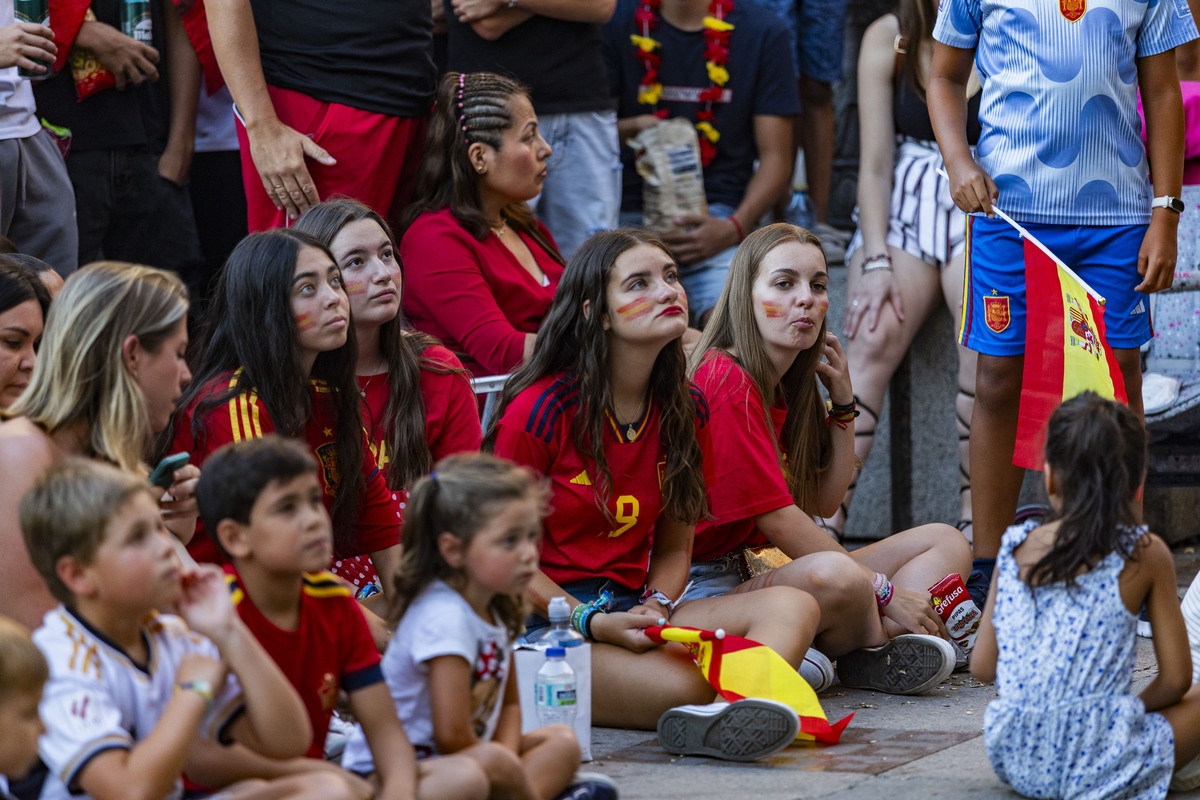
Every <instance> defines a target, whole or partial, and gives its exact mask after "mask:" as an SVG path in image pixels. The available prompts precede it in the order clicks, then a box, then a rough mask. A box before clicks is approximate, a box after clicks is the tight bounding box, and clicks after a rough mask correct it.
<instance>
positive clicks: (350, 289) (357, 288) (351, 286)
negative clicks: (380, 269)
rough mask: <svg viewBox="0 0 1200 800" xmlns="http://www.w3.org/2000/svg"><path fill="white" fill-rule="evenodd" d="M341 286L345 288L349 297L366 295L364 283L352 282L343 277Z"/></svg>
mask: <svg viewBox="0 0 1200 800" xmlns="http://www.w3.org/2000/svg"><path fill="white" fill-rule="evenodd" d="M342 285H343V286H345V287H346V294H348V295H350V296H351V297H353V296H354V295H358V294H366V293H367V282H366V281H352V280H348V279H346V278H345V277H343V278H342Z"/></svg>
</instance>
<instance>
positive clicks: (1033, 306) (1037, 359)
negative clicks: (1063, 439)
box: [1013, 241, 1128, 469]
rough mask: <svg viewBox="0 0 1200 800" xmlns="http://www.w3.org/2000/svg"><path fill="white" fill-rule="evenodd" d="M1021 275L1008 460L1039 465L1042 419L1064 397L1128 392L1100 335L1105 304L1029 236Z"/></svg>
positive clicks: (1120, 396)
mask: <svg viewBox="0 0 1200 800" xmlns="http://www.w3.org/2000/svg"><path fill="white" fill-rule="evenodd" d="M1025 276H1026V278H1025V279H1026V286H1027V292H1026V294H1027V296H1028V306H1029V307H1028V314H1027V317H1026V322H1025V370H1024V374H1023V375H1022V378H1021V405H1020V410H1019V411H1018V412H1017V442H1016V448H1015V449H1014V451H1013V464H1015V465H1017V466H1021V467H1026V468H1027V469H1041V468H1042V460H1043V453H1042V450H1043V447H1044V446H1045V442H1046V423H1047V422H1049V421H1050V415H1051V414H1052V413H1053V412H1054V409H1056V408H1058V406H1059V405H1061V404H1062V402H1063V401H1064V400H1068V399H1070V398H1072V397H1074V396H1075V395H1077V394H1080V393H1081V392H1086V391H1089V390H1090V391H1093V392H1096V393H1097V394H1098V395H1100V396H1101V397H1105V398H1107V399H1109V400H1116V401H1118V402H1121V403H1127V402H1128V398H1127V396H1126V394H1125V380H1124V378H1123V377H1122V375H1121V369H1120V367H1119V366H1118V364H1117V358H1116V355H1115V354H1114V353H1113V351H1112V348H1111V347H1109V346H1108V341H1107V340H1106V339H1105V335H1104V306H1103V305H1101V304H1100V302H1099V301H1098V300H1096V298H1095V297H1093V296H1092V295H1091V294H1089V293H1088V291H1087V289H1086V288H1084V286H1083V284H1081V283H1080V282H1079V281H1078V280H1077V279H1076V278H1075V277H1074V276H1073V275H1071V274H1070V273H1069V272H1067V271H1066V270H1063V269H1061V268H1059V266H1058V265H1057V264H1055V263H1054V262H1053V261H1052V260H1051V259H1050V257H1049V256H1047V255H1046V254H1045V253H1043V252H1042V251H1041V250H1039V249H1038V248H1037V247H1036V246H1035V245H1033V244H1032V243H1030V242H1029V241H1026V242H1025Z"/></svg>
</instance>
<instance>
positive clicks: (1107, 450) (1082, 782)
mask: <svg viewBox="0 0 1200 800" xmlns="http://www.w3.org/2000/svg"><path fill="white" fill-rule="evenodd" d="M1145 472H1146V433H1145V428H1144V427H1143V426H1142V423H1141V420H1140V419H1138V417H1137V415H1136V414H1135V413H1134V412H1133V411H1131V410H1130V409H1129V408H1127V407H1126V406H1123V405H1120V404H1118V403H1114V402H1112V401H1109V400H1104V399H1102V398H1101V397H1100V396H1099V395H1097V394H1095V393H1093V392H1085V393H1083V394H1082V395H1079V396H1077V397H1074V398H1072V399H1070V400H1068V401H1067V402H1065V403H1063V404H1062V406H1061V407H1060V408H1059V409H1058V410H1057V411H1055V412H1054V414H1053V415H1052V416H1051V418H1050V423H1049V428H1048V430H1047V434H1046V492H1047V494H1048V495H1049V496H1050V502H1051V504H1052V505H1053V507H1054V514H1053V516H1052V518H1051V521H1048V522H1046V523H1045V524H1042V525H1038V524H1037V523H1036V522H1033V521H1030V522H1027V523H1025V524H1024V525H1020V526H1013V527H1010V528H1009V529H1008V530H1007V531H1005V533H1004V537H1003V540H1002V542H1001V546H1000V554H999V556H998V557H997V559H996V573H995V577H994V578H993V581H992V589H991V591H989V593H988V600H987V604H986V605H985V607H984V611H983V620H982V622H981V624H980V626H979V635H978V638H977V639H976V640H975V650H974V652H973V653H972V655H971V674H972V675H974V676H975V677H976V678H978V679H979V680H981V681H991V680H993V679H994V680H995V681H996V689H997V691H998V692H999V694H1000V697H999V699H997V700H993V701H992V702H991V703H990V704H989V705H988V708H987V713H986V715H985V716H984V726H983V730H984V740H985V742H986V744H987V750H988V758H990V759H991V762H992V767H993V768H994V769H995V770H996V774H997V775H998V776H999V777H1000V778H1001V780H1003V781H1005V782H1006V783H1008V784H1009V785H1011V786H1012V787H1013V788H1014V789H1016V790H1017V791H1018V792H1020V793H1021V794H1023V795H1027V796H1030V797H1068V798H1075V797H1090V798H1102V797H1162V796H1163V795H1165V794H1166V792H1167V786H1168V784H1169V783H1171V773H1172V772H1173V771H1174V770H1175V769H1176V768H1178V767H1180V766H1181V765H1187V766H1184V767H1183V769H1182V770H1181V771H1180V775H1179V776H1178V778H1177V779H1176V784H1175V786H1178V785H1179V782H1180V781H1182V780H1184V779H1185V778H1186V776H1187V775H1188V774H1191V775H1192V779H1191V783H1190V784H1189V786H1190V787H1194V786H1196V785H1200V779H1197V778H1196V776H1197V775H1200V764H1195V763H1192V764H1190V763H1189V762H1191V761H1192V760H1193V759H1195V758H1196V756H1197V754H1200V687H1196V686H1192V668H1191V659H1190V657H1189V654H1188V647H1187V637H1186V634H1185V631H1184V623H1183V615H1182V614H1181V613H1180V611H1179V600H1178V597H1177V595H1176V586H1175V569H1174V564H1173V562H1172V560H1171V552H1170V550H1168V549H1167V546H1166V544H1164V543H1163V541H1162V539H1160V538H1158V537H1157V536H1155V535H1154V534H1152V533H1149V532H1147V531H1146V528H1145V527H1144V526H1139V525H1138V524H1137V521H1138V512H1137V509H1136V506H1135V502H1136V498H1137V494H1138V487H1139V486H1140V485H1141V482H1142V480H1143V478H1144V476H1145ZM1143 603H1144V604H1145V605H1146V607H1147V608H1148V609H1149V611H1150V625H1151V627H1152V628H1153V629H1154V654H1155V656H1156V657H1157V659H1158V668H1159V672H1158V675H1157V676H1156V677H1155V678H1154V680H1152V681H1151V682H1150V684H1149V685H1148V686H1147V687H1146V688H1145V689H1143V690H1142V692H1141V693H1140V694H1139V695H1137V696H1134V695H1133V694H1131V693H1130V691H1129V690H1130V684H1131V682H1132V680H1133V665H1134V658H1135V655H1136V647H1135V644H1136V638H1135V633H1134V629H1135V626H1136V624H1137V613H1138V610H1139V609H1140V608H1141V607H1142V604H1143ZM1189 686H1191V687H1192V688H1191V690H1190V691H1189V690H1188V687H1189ZM1154 712H1157V713H1154Z"/></svg>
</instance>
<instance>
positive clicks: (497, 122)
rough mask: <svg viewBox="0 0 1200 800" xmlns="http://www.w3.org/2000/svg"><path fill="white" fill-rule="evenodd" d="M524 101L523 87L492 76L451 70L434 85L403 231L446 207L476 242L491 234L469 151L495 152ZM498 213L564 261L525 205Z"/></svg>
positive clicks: (512, 204)
mask: <svg viewBox="0 0 1200 800" xmlns="http://www.w3.org/2000/svg"><path fill="white" fill-rule="evenodd" d="M515 97H524V98H526V99H528V98H529V89H528V88H527V87H526V86H524V85H523V84H521V83H519V82H517V81H515V80H513V79H512V78H506V77H504V76H503V75H496V74H494V73H491V72H467V73H461V72H450V73H447V74H446V75H445V77H443V78H442V82H441V83H440V84H439V86H438V95H437V104H436V105H435V106H434V110H433V114H432V116H431V118H430V122H429V130H428V132H427V134H426V139H425V156H424V158H422V159H421V166H420V168H419V170H418V172H417V183H416V189H415V191H414V193H413V202H412V205H410V206H409V207H408V208H407V209H406V210H405V212H404V216H403V218H402V219H401V225H400V227H401V238H403V231H405V230H407V229H408V227H409V226H410V225H412V223H413V220H415V219H416V218H417V217H419V216H420V215H421V214H423V213H425V212H427V211H440V210H442V209H444V208H449V209H450V210H451V212H452V213H453V214H454V216H455V218H456V219H457V220H458V221H459V223H460V224H461V225H462V226H463V228H465V229H466V230H467V231H469V232H470V233H471V235H472V236H474V237H475V239H476V240H477V241H483V238H484V237H485V236H487V235H488V234H489V232H490V227H489V225H488V219H487V216H486V215H485V214H484V213H483V202H482V199H481V196H480V193H479V181H480V176H479V174H478V173H477V172H476V170H475V168H474V167H473V166H472V164H471V159H470V154H469V151H470V148H471V147H472V146H473V145H475V144H481V145H485V146H487V147H490V148H492V149H493V150H496V151H499V150H500V149H501V147H502V145H503V143H504V133H505V131H507V130H508V129H509V128H511V127H512V125H513V112H512V101H513V98H515ZM501 215H502V216H503V217H504V218H505V219H507V220H508V223H509V225H510V226H511V227H512V228H513V229H514V230H516V231H519V232H521V233H524V234H526V235H527V236H529V237H530V238H532V239H533V240H534V241H535V242H537V244H538V245H539V246H540V247H541V248H542V249H543V250H545V251H546V252H547V253H548V254H549V255H550V256H551V257H552V258H553V259H554V260H555V261H557V262H558V263H559V264H564V265H565V264H566V259H564V258H563V257H562V254H560V253H559V252H558V248H557V247H555V245H554V243H553V241H552V240H551V239H550V238H549V237H547V236H546V235H545V234H543V233H542V231H541V230H540V229H539V228H538V226H537V223H536V222H535V221H534V217H533V212H531V211H530V210H529V207H528V206H527V205H525V203H511V204H509V205H507V206H505V207H504V209H503V210H502V211H501Z"/></svg>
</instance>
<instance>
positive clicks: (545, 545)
mask: <svg viewBox="0 0 1200 800" xmlns="http://www.w3.org/2000/svg"><path fill="white" fill-rule="evenodd" d="M693 396H694V398H695V400H696V417H697V423H696V424H697V435H698V437H699V438H700V442H701V452H702V453H704V454H705V456H706V457H705V461H706V462H707V461H708V460H709V459H708V458H707V453H708V449H707V447H706V442H707V436H706V435H705V432H704V431H705V425H706V421H707V414H708V412H707V407H706V405H705V402H704V398H703V395H701V393H700V392H699V391H695V390H694V391H693ZM647 406H648V407H647V409H646V412H645V414H644V415H643V416H642V418H641V419H640V420H638V421H636V422H634V423H632V424H630V425H627V426H621V427H619V428H618V425H617V423H616V422H615V420H613V418H612V417H611V415H610V416H609V419H608V421H609V425H608V429H607V431H606V433H607V434H608V435H607V436H606V438H605V440H604V455H605V457H606V458H607V459H608V467H609V470H610V471H611V472H612V487H611V490H610V493H609V498H608V503H607V508H608V511H609V513H610V514H611V515H612V518H611V519H608V518H606V517H605V515H604V513H603V512H602V511H601V510H600V508H599V507H598V505H597V502H596V487H595V485H594V480H595V478H596V476H595V475H593V474H592V472H591V471H589V465H588V464H586V463H584V459H583V456H581V455H580V453H579V451H578V450H576V449H575V445H574V443H573V441H572V439H571V424H572V421H573V420H574V419H575V414H576V413H577V411H578V409H579V391H578V388H577V386H576V382H575V380H574V377H573V376H571V375H551V376H546V377H544V378H541V379H539V380H538V381H537V382H536V383H534V384H533V385H532V386H530V387H529V388H528V389H526V390H525V391H523V392H521V394H519V395H517V397H516V398H514V399H513V401H512V403H510V404H509V406H508V408H506V409H505V411H504V416H503V417H502V418H501V419H500V422H499V425H498V427H497V433H496V448H495V454H496V455H497V456H500V457H502V458H507V459H509V460H511V461H515V462H516V463H518V464H523V465H525V466H527V467H529V468H531V469H533V470H534V471H535V472H537V473H539V474H543V475H545V476H546V477H547V478H549V480H550V484H551V490H552V495H551V498H550V508H551V512H550V516H548V517H547V518H546V521H545V525H546V529H545V535H544V537H543V539H542V555H541V568H542V570H543V571H544V572H545V573H546V575H547V576H549V577H550V579H551V580H553V581H555V582H556V583H559V584H563V583H570V582H572V581H578V580H584V579H587V578H597V577H604V578H611V579H613V580H615V581H616V582H617V583H620V584H621V585H623V586H627V587H629V588H633V589H638V588H641V587H642V586H643V585H644V584H645V582H646V570H647V566H648V563H649V558H650V546H651V544H652V542H653V536H654V525H655V523H656V522H658V517H659V515H660V514H661V513H662V472H663V469H664V468H665V466H666V454H665V453H666V451H665V449H664V447H663V444H662V442H661V441H660V440H659V426H658V422H659V411H658V407H657V406H656V404H655V403H654V402H653V401H651V402H650V403H648V404H647ZM593 471H594V466H593Z"/></svg>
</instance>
